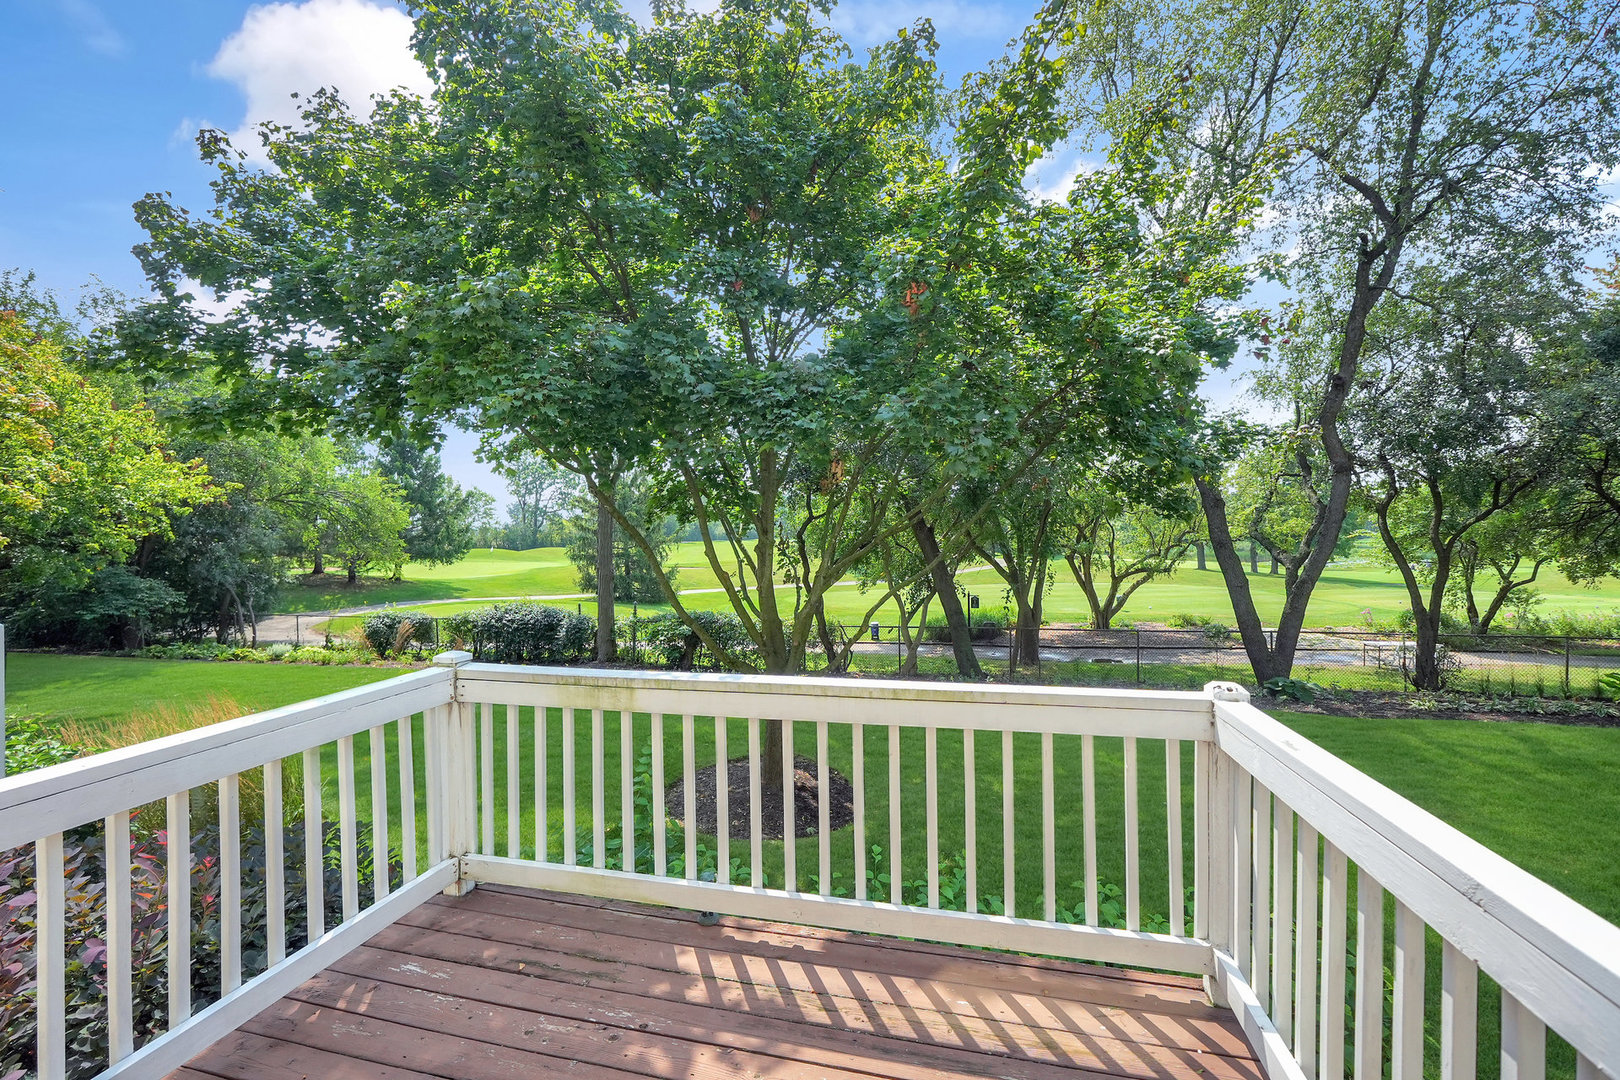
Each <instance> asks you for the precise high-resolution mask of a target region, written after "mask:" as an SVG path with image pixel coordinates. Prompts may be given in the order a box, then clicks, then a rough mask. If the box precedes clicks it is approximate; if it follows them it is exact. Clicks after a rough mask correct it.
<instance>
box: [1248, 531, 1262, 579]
mask: <svg viewBox="0 0 1620 1080" xmlns="http://www.w3.org/2000/svg"><path fill="white" fill-rule="evenodd" d="M1259 572H1260V550H1259V549H1258V548H1256V547H1255V546H1254V540H1253V539H1251V540H1250V541H1249V573H1251V574H1258V573H1259Z"/></svg>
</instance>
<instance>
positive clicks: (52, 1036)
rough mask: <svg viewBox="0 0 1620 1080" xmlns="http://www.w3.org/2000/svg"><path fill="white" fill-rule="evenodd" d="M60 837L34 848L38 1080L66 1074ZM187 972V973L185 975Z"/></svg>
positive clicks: (64, 926)
mask: <svg viewBox="0 0 1620 1080" xmlns="http://www.w3.org/2000/svg"><path fill="white" fill-rule="evenodd" d="M64 861H65V860H64V856H63V852H62V834H61V833H52V834H51V835H50V836H47V837H45V838H44V839H42V840H40V841H38V842H37V843H35V844H34V894H35V896H34V903H35V905H36V906H35V914H34V927H35V929H34V949H35V954H34V957H35V958H34V1017H35V1021H34V1022H35V1058H36V1063H35V1067H36V1068H37V1069H38V1070H39V1080H63V1078H64V1077H66V1076H67V996H66V990H67V955H66V954H67V868H66V866H65V865H64ZM189 974H190V973H189V972H187V975H188V976H189Z"/></svg>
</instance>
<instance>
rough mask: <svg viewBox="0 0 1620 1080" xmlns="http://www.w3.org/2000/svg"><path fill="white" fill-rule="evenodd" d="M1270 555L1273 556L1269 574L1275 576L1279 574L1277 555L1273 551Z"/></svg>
mask: <svg viewBox="0 0 1620 1080" xmlns="http://www.w3.org/2000/svg"><path fill="white" fill-rule="evenodd" d="M1269 554H1270V555H1271V569H1270V570H1268V571H1267V573H1270V574H1275V573H1276V572H1277V553H1276V552H1275V551H1273V552H1270V553H1269Z"/></svg>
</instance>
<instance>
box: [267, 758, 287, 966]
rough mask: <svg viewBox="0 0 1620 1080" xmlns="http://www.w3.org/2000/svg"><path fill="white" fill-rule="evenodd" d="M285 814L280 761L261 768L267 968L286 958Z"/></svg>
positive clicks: (271, 762) (278, 759)
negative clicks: (262, 772)
mask: <svg viewBox="0 0 1620 1080" xmlns="http://www.w3.org/2000/svg"><path fill="white" fill-rule="evenodd" d="M286 819H287V813H286V810H285V808H284V806H283V801H282V792H281V759H280V758H277V759H276V760H274V761H267V762H265V765H264V890H265V892H264V908H265V910H264V937H265V959H266V966H267V967H275V966H276V965H277V964H279V963H281V962H282V961H283V960H285V959H286V958H287V853H286V850H285V846H286V845H285V841H286V836H287V820H286Z"/></svg>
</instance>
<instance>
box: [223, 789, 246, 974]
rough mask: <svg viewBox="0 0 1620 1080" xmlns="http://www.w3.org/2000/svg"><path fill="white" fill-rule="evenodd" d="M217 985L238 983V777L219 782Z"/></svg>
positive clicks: (239, 951) (240, 885) (240, 857)
mask: <svg viewBox="0 0 1620 1080" xmlns="http://www.w3.org/2000/svg"><path fill="white" fill-rule="evenodd" d="M219 984H220V992H221V993H223V994H228V993H230V992H231V991H232V990H235V989H236V988H237V987H238V986H241V985H242V801H241V789H240V778H239V777H238V776H237V775H236V774H235V773H231V774H229V775H228V776H224V777H221V778H220V781H219Z"/></svg>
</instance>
